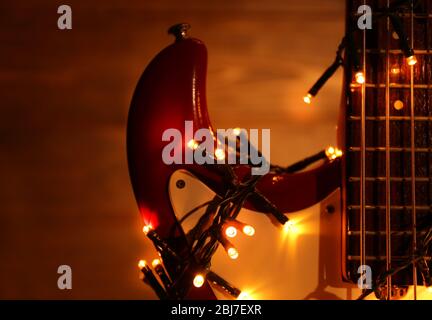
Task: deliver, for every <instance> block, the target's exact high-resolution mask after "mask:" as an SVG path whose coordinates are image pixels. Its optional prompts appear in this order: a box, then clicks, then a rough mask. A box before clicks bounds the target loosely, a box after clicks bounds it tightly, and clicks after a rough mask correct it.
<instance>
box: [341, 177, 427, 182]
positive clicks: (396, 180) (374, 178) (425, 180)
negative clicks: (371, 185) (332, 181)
mask: <svg viewBox="0 0 432 320" xmlns="http://www.w3.org/2000/svg"><path fill="white" fill-rule="evenodd" d="M365 179H366V181H372V182H373V181H377V182H380V181H386V179H387V177H366V178H365ZM348 181H350V182H358V181H360V177H348ZM390 181H395V182H404V181H411V177H390ZM417 181H418V182H429V181H432V178H431V177H416V182H417Z"/></svg>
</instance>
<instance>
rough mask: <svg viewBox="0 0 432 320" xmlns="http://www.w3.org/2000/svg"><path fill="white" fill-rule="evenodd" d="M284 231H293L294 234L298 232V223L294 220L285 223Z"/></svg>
mask: <svg viewBox="0 0 432 320" xmlns="http://www.w3.org/2000/svg"><path fill="white" fill-rule="evenodd" d="M283 231H284V232H285V233H292V234H296V233H298V231H299V230H298V228H297V226H296V223H295V222H294V221H292V220H290V221H288V222H286V223H285V225H284V226H283Z"/></svg>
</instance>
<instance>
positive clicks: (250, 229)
mask: <svg viewBox="0 0 432 320" xmlns="http://www.w3.org/2000/svg"><path fill="white" fill-rule="evenodd" d="M243 233H244V234H245V235H247V236H249V237H252V236H253V235H254V234H255V228H254V227H252V226H250V225H246V226H244V227H243Z"/></svg>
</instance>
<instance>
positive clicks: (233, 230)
mask: <svg viewBox="0 0 432 320" xmlns="http://www.w3.org/2000/svg"><path fill="white" fill-rule="evenodd" d="M225 235H226V236H227V237H228V238H234V237H235V236H236V235H237V229H236V227H233V226H228V227H227V228H226V229H225Z"/></svg>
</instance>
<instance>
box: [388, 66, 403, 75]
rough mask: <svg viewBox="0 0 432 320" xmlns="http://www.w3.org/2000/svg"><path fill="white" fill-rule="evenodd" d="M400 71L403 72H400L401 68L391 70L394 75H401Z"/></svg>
mask: <svg viewBox="0 0 432 320" xmlns="http://www.w3.org/2000/svg"><path fill="white" fill-rule="evenodd" d="M400 71H401V70H400V68H399V67H393V68H391V70H390V72H391V73H392V74H394V75H397V74H399V73H400Z"/></svg>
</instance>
